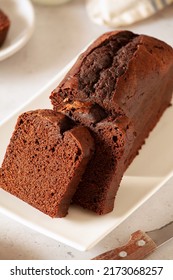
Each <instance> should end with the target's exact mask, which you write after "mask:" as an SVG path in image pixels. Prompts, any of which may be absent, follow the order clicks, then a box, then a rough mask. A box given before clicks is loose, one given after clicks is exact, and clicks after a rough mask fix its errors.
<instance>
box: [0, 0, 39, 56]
mask: <svg viewBox="0 0 173 280" xmlns="http://www.w3.org/2000/svg"><path fill="white" fill-rule="evenodd" d="M0 8H1V10H3V11H4V12H5V13H6V14H7V15H8V17H9V19H10V21H11V26H10V29H9V33H8V35H7V38H6V40H5V42H4V44H3V46H2V47H1V48H0V61H1V60H4V59H6V58H7V57H9V56H11V55H13V54H14V53H15V52H17V51H18V50H20V49H21V48H22V47H23V46H24V45H25V44H26V43H27V42H28V40H29V39H30V37H31V35H32V33H33V30H34V10H33V6H32V4H31V2H30V1H29V0H0Z"/></svg>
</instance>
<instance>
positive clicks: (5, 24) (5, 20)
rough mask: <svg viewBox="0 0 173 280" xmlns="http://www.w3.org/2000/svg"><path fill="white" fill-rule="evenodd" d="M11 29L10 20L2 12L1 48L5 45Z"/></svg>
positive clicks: (0, 17)
mask: <svg viewBox="0 0 173 280" xmlns="http://www.w3.org/2000/svg"><path fill="white" fill-rule="evenodd" d="M9 27H10V20H9V18H8V17H7V15H6V14H5V13H4V12H3V11H2V10H0V47H1V46H2V45H3V43H4V41H5V39H6V37H7V33H8V30H9Z"/></svg>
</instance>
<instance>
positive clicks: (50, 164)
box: [0, 110, 94, 217]
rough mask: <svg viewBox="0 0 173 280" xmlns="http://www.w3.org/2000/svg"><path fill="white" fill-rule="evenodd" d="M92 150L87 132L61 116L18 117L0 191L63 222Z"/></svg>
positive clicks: (42, 113) (1, 171)
mask: <svg viewBox="0 0 173 280" xmlns="http://www.w3.org/2000/svg"><path fill="white" fill-rule="evenodd" d="M93 151H94V142H93V139H92V137H91V135H90V133H89V131H88V129H87V128H85V127H82V126H75V125H74V123H73V122H72V121H71V120H70V119H68V118H67V117H66V116H64V115H63V114H60V113H56V112H54V111H53V110H36V111H30V112H27V113H24V114H22V115H21V116H20V117H19V118H18V121H17V124H16V127H15V131H14V133H13V135H12V138H11V140H10V144H9V146H8V148H7V151H6V154H5V158H4V161H3V164H2V167H1V169H0V186H1V187H2V188H3V189H4V190H6V191H8V192H9V193H11V194H13V195H15V196H17V197H18V198H20V199H22V200H23V201H25V202H27V203H29V204H30V205H32V206H34V207H35V208H37V209H39V210H40V211H42V212H44V213H45V214H47V215H49V216H51V217H64V216H65V215H66V214H67V212H68V208H69V205H70V202H71V199H72V196H73V195H74V193H75V191H76V188H77V186H78V184H79V181H80V179H81V177H82V174H83V172H84V170H85V168H86V165H87V163H88V161H89V160H90V158H91V156H92V154H93Z"/></svg>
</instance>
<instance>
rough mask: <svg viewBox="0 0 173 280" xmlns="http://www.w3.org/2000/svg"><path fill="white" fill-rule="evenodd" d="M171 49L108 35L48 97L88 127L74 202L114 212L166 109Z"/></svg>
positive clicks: (123, 34) (172, 83)
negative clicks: (88, 154)
mask: <svg viewBox="0 0 173 280" xmlns="http://www.w3.org/2000/svg"><path fill="white" fill-rule="evenodd" d="M172 91H173V49H172V48H171V47H170V46H169V45H167V44H166V43H164V42H162V41H160V40H158V39H155V38H152V37H150V36H146V35H137V34H134V33H132V32H130V31H117V32H108V33H106V34H104V35H102V36H101V37H100V38H98V39H97V40H96V41H95V42H94V43H93V44H91V46H90V47H89V48H88V49H87V50H86V51H85V52H84V53H83V54H81V55H80V57H79V58H78V60H77V61H76V63H75V65H74V66H73V67H72V69H71V70H70V71H69V72H68V73H67V75H66V76H65V78H64V79H63V80H62V82H61V83H60V85H58V87H57V88H56V89H55V90H54V91H53V92H52V93H51V96H50V98H51V101H52V104H53V107H54V110H55V111H57V112H62V113H63V114H65V115H67V116H69V117H70V118H71V119H73V120H75V121H76V122H77V123H80V124H83V125H85V126H87V127H89V129H90V131H91V132H92V135H93V137H94V139H95V142H96V149H95V153H94V156H93V157H92V160H91V161H90V163H89V164H88V166H87V168H86V171H85V173H84V175H83V178H82V181H81V182H80V184H79V186H78V189H77V191H76V193H75V195H74V197H73V202H74V203H76V204H79V205H81V206H82V207H84V208H87V209H90V210H93V211H95V212H96V213H98V214H105V213H108V212H110V211H111V210H112V209H113V207H114V199H115V196H116V194H117V190H118V188H119V185H120V182H121V179H122V176H123V174H124V172H125V170H126V169H127V167H128V166H129V164H130V163H131V162H132V160H133V159H134V158H135V156H136V155H137V154H138V151H139V149H140V148H141V146H142V144H143V143H144V142H145V139H146V138H147V137H148V135H149V133H150V131H151V130H152V129H153V128H154V126H155V125H156V124H157V122H158V121H159V119H160V117H161V116H162V114H163V112H164V111H165V109H166V108H167V107H168V106H169V105H170V102H171V97H172Z"/></svg>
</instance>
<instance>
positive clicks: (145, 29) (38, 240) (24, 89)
mask: <svg viewBox="0 0 173 280" xmlns="http://www.w3.org/2000/svg"><path fill="white" fill-rule="evenodd" d="M34 7H35V13H36V25H35V32H34V34H33V36H32V38H31V40H30V41H29V43H28V44H27V45H26V46H25V47H24V48H23V49H22V50H20V51H19V52H18V53H16V54H15V55H14V56H12V57H10V58H8V59H7V60H5V61H2V62H0V122H1V121H3V119H5V118H6V117H8V116H9V115H10V114H11V113H13V112H14V111H15V110H16V109H17V108H18V107H19V106H21V105H22V104H23V103H25V102H26V101H27V100H28V99H30V98H31V97H32V96H34V95H35V94H36V93H37V91H38V90H40V88H41V87H42V86H44V85H45V84H46V83H47V82H48V81H49V80H50V79H52V77H53V76H54V75H56V74H57V73H58V72H59V71H60V70H61V69H62V68H63V67H64V66H65V65H66V64H67V63H68V62H69V61H70V60H71V59H72V58H73V57H74V56H76V55H77V54H78V53H79V51H80V50H81V49H83V48H84V47H85V45H87V44H88V43H89V42H90V41H92V40H93V39H95V38H96V37H98V36H99V35H101V34H102V33H103V32H105V31H109V29H108V28H106V27H101V26H97V25H95V24H94V23H92V22H91V21H90V20H89V18H88V16H87V14H86V10H85V4H84V1H83V0H73V1H71V2H69V3H67V4H65V5H62V6H54V7H45V6H39V5H38V6H37V5H34ZM128 29H130V30H132V31H134V32H137V33H145V34H148V35H152V36H155V37H158V38H160V39H162V40H164V41H166V42H167V43H169V44H171V45H172V46H173V36H172V32H173V6H172V5H171V6H170V7H168V8H167V9H166V10H165V11H162V12H160V13H159V14H157V15H156V16H154V17H152V18H150V19H147V20H145V21H144V22H141V23H138V24H136V25H133V26H130V27H129V28H128ZM163 164H164V163H163ZM170 220H173V179H172V180H170V181H169V182H168V183H167V184H166V185H165V186H163V187H162V188H161V189H160V190H159V191H158V192H157V193H156V194H155V195H154V196H153V197H151V198H150V199H149V200H148V201H147V202H146V203H145V204H143V205H142V206H141V207H140V208H139V209H138V210H137V211H135V213H134V214H132V215H131V216H130V217H129V218H128V219H127V220H126V221H125V222H123V223H122V224H121V225H120V226H118V227H117V228H116V229H115V230H114V231H113V232H112V233H111V234H109V235H108V236H107V237H106V238H104V240H102V241H101V242H100V243H99V244H98V245H97V246H95V247H94V248H93V249H92V250H90V251H88V252H79V251H77V250H75V249H72V248H70V247H68V246H65V245H63V244H61V243H58V242H57V241H54V240H52V239H50V238H48V237H45V236H43V235H41V234H39V233H37V232H34V231H32V230H30V229H28V228H26V227H24V226H23V225H21V224H18V223H16V222H15V221H13V220H10V219H9V218H7V217H5V216H3V215H0V259H89V258H92V257H94V256H95V255H97V254H99V253H101V252H103V251H105V250H108V249H111V248H113V247H115V246H119V245H122V244H123V242H125V241H127V239H128V237H129V235H130V233H132V232H133V231H135V230H137V229H142V230H150V229H153V228H155V227H160V226H161V225H163V224H165V223H167V222H169V221H170ZM148 259H171V260H172V259H173V240H172V241H170V242H168V243H166V244H165V245H164V246H162V247H161V248H159V249H158V250H157V251H156V252H155V253H153V254H152V255H150V257H148Z"/></svg>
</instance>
